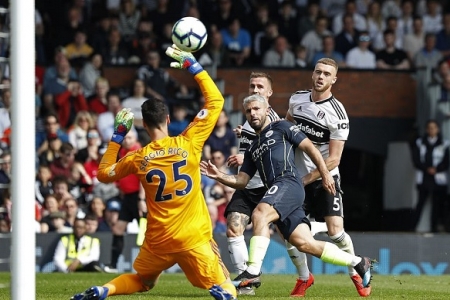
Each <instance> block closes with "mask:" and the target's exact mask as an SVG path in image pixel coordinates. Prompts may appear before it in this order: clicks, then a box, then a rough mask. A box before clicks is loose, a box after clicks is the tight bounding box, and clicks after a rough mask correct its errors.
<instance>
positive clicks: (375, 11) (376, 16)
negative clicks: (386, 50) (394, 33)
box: [366, 1, 386, 40]
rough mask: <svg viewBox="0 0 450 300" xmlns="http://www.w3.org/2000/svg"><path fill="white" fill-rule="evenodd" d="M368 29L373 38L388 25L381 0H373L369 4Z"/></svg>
mask: <svg viewBox="0 0 450 300" xmlns="http://www.w3.org/2000/svg"><path fill="white" fill-rule="evenodd" d="M366 19H367V31H368V32H369V36H370V38H371V39H372V40H374V39H375V38H377V36H378V35H379V34H380V33H381V32H383V30H384V29H385V27H386V24H385V21H384V18H383V15H382V14H381V4H380V1H373V2H371V3H370V4H369V11H368V12H367V16H366Z"/></svg>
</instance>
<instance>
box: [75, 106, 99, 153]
mask: <svg viewBox="0 0 450 300" xmlns="http://www.w3.org/2000/svg"><path fill="white" fill-rule="evenodd" d="M94 126H95V121H94V118H93V117H92V115H91V114H90V113H89V112H88V111H85V110H82V111H79V112H78V113H77V114H76V116H75V121H74V125H73V127H72V128H71V129H70V130H68V136H69V143H70V144H72V146H73V148H74V150H75V152H78V150H79V149H83V148H86V147H87V145H88V140H87V133H88V130H89V128H93V127H94Z"/></svg>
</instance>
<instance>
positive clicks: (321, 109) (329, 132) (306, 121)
mask: <svg viewBox="0 0 450 300" xmlns="http://www.w3.org/2000/svg"><path fill="white" fill-rule="evenodd" d="M288 111H289V114H290V115H291V116H292V117H293V118H294V120H295V122H296V123H297V126H298V127H299V128H300V130H301V131H303V132H304V133H305V135H306V136H307V137H308V138H309V139H310V140H311V141H312V143H313V144H314V145H315V146H316V147H317V149H319V151H320V153H321V154H322V157H323V158H324V159H325V158H327V157H328V156H329V154H330V152H329V144H330V140H341V141H346V140H347V138H348V134H349V131H350V127H349V120H348V116H347V112H346V111H345V108H344V106H343V105H342V103H341V102H339V101H338V100H337V99H336V98H334V97H333V96H331V97H330V98H328V99H325V100H322V101H317V102H314V101H312V99H311V91H298V92H295V93H294V94H292V96H291V98H290V99H289V110H288ZM297 153H299V154H302V155H296V156H295V164H296V165H297V166H298V167H299V171H300V175H301V176H304V175H306V174H307V173H309V172H311V171H312V170H314V169H316V168H317V167H316V165H315V164H314V163H313V162H312V161H311V159H310V158H309V157H308V155H306V154H304V153H303V152H301V151H298V152H297ZM303 159H304V163H303V162H302V161H301V160H303ZM330 173H331V175H333V176H334V175H337V174H339V168H338V167H336V168H334V169H333V170H331V171H330Z"/></svg>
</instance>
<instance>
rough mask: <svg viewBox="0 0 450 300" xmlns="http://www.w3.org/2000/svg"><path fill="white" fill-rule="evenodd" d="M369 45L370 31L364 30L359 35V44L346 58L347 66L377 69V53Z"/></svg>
mask: <svg viewBox="0 0 450 300" xmlns="http://www.w3.org/2000/svg"><path fill="white" fill-rule="evenodd" d="M369 46H370V36H369V33H368V32H367V31H363V32H361V34H360V35H359V37H358V46H357V47H355V48H353V49H351V50H350V51H349V52H348V53H347V56H346V58H345V63H346V65H347V67H349V68H355V69H375V68H376V57H375V54H374V53H373V52H372V51H370V49H369Z"/></svg>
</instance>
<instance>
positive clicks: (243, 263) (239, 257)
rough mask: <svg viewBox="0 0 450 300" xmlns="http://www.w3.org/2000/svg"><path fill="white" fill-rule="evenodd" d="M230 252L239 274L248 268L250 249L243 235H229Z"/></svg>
mask: <svg viewBox="0 0 450 300" xmlns="http://www.w3.org/2000/svg"><path fill="white" fill-rule="evenodd" d="M227 240H228V252H229V253H230V258H231V262H232V263H233V266H234V269H235V271H236V272H237V273H238V274H241V273H242V272H244V271H245V270H246V269H247V261H248V250H247V244H246V243H245V238H244V236H243V235H241V236H237V237H229V238H227Z"/></svg>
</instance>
